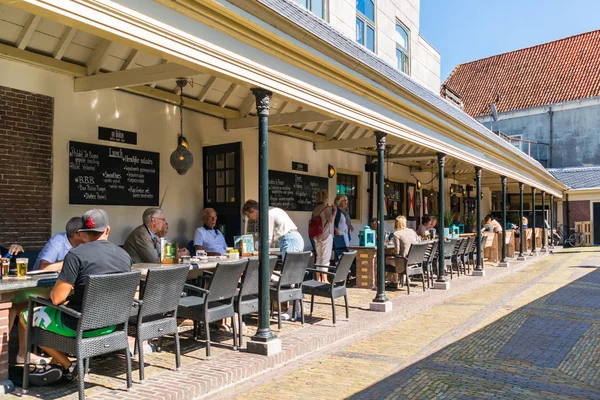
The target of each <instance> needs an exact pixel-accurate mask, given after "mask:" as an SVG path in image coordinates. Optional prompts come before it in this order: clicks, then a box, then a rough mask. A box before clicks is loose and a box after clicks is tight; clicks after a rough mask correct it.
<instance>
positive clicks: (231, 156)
mask: <svg viewBox="0 0 600 400" xmlns="http://www.w3.org/2000/svg"><path fill="white" fill-rule="evenodd" d="M226 157H227V165H226V167H227V168H235V153H227V156H226Z"/></svg>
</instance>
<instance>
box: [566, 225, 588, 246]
mask: <svg viewBox="0 0 600 400" xmlns="http://www.w3.org/2000/svg"><path fill="white" fill-rule="evenodd" d="M569 231H570V232H573V233H571V234H570V235H569V238H568V239H567V240H566V241H565V244H567V243H568V244H569V245H570V246H571V247H579V246H581V245H582V244H583V242H585V237H584V235H583V233H581V232H578V231H575V228H569Z"/></svg>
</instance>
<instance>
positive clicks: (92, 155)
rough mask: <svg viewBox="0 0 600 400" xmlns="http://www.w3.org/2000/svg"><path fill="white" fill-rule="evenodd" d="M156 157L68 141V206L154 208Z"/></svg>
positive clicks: (156, 190)
mask: <svg viewBox="0 0 600 400" xmlns="http://www.w3.org/2000/svg"><path fill="white" fill-rule="evenodd" d="M159 172H160V154H159V153H154V152H150V151H140V150H134V149H125V148H122V147H115V146H100V145H97V144H91V143H80V142H69V204H96V205H120V206H158V188H159Z"/></svg>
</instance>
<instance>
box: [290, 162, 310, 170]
mask: <svg viewBox="0 0 600 400" xmlns="http://www.w3.org/2000/svg"><path fill="white" fill-rule="evenodd" d="M292 170H294V171H300V172H308V164H304V163H301V162H296V161H292Z"/></svg>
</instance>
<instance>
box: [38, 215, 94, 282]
mask: <svg viewBox="0 0 600 400" xmlns="http://www.w3.org/2000/svg"><path fill="white" fill-rule="evenodd" d="M80 228H81V217H73V218H71V219H70V220H69V222H67V226H66V227H65V232H61V233H57V234H56V235H54V236H52V237H51V238H50V240H49V241H48V243H46V244H45V245H44V248H43V249H42V251H41V252H40V255H39V256H38V258H37V261H36V262H35V264H34V265H33V270H37V269H43V270H47V271H60V270H61V269H62V266H63V260H64V259H65V256H66V255H67V253H68V252H69V250H71V249H73V248H75V247H77V246H79V245H80V244H84V243H87V242H88V237H87V233H86V232H78V231H79V229H80Z"/></svg>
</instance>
